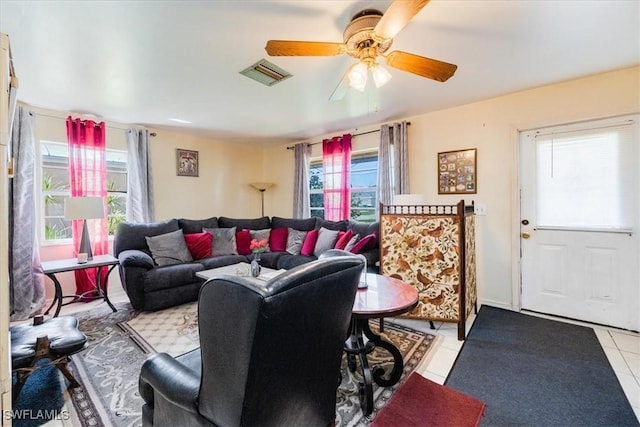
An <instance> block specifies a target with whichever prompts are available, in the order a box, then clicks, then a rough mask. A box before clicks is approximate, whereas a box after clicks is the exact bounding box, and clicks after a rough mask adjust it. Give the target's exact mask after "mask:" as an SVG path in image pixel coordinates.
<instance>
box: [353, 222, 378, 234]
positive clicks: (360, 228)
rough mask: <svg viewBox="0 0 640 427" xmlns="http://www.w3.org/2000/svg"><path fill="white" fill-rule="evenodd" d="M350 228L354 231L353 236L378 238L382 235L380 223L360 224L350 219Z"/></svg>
mask: <svg viewBox="0 0 640 427" xmlns="http://www.w3.org/2000/svg"><path fill="white" fill-rule="evenodd" d="M348 228H349V230H352V231H353V234H359V235H361V236H367V235H369V234H375V235H376V237H377V236H378V235H379V234H380V223H379V222H378V221H375V222H360V221H354V220H352V219H350V220H349V227H348Z"/></svg>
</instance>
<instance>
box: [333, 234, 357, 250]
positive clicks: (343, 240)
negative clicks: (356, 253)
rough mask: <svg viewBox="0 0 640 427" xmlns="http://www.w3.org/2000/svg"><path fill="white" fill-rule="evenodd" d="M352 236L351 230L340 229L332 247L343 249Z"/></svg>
mask: <svg viewBox="0 0 640 427" xmlns="http://www.w3.org/2000/svg"><path fill="white" fill-rule="evenodd" d="M352 237H353V231H351V230H347V231H341V232H340V233H338V241H336V245H335V246H334V247H333V248H334V249H344V248H345V247H346V246H347V243H349V240H351V238H352Z"/></svg>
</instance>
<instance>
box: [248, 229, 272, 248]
mask: <svg viewBox="0 0 640 427" xmlns="http://www.w3.org/2000/svg"><path fill="white" fill-rule="evenodd" d="M270 234H271V229H270V228H265V229H264V230H249V235H250V236H251V242H253V241H254V240H257V241H258V242H261V241H263V240H264V241H266V242H267V246H266V249H265V252H269V251H270V250H271V248H269V235H270ZM252 251H253V250H252Z"/></svg>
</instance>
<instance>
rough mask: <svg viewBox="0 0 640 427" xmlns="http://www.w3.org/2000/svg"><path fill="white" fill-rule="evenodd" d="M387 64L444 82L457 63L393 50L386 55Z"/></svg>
mask: <svg viewBox="0 0 640 427" xmlns="http://www.w3.org/2000/svg"><path fill="white" fill-rule="evenodd" d="M386 59H387V65H389V66H390V67H393V68H397V69H399V70H402V71H408V72H410V73H413V74H417V75H419V76H422V77H426V78H428V79H433V80H437V81H439V82H446V81H447V80H448V79H449V77H451V76H453V74H454V73H455V72H456V70H457V69H458V66H457V65H454V64H449V63H447V62H442V61H438V60H437V59H431V58H426V57H424V56H419V55H414V54H412V53H407V52H402V51H399V50H397V51H395V52H391V53H390V54H389V55H387V57H386Z"/></svg>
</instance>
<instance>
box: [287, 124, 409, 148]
mask: <svg viewBox="0 0 640 427" xmlns="http://www.w3.org/2000/svg"><path fill="white" fill-rule="evenodd" d="M410 125H411V122H407V126H410ZM376 132H380V129H375V130H370V131H368V132H361V133H354V134H353V135H351V136H361V135H367V134H370V133H376ZM317 144H322V141H319V142H309V143H307V145H317ZM294 148H295V147H294V146H293V145H291V146H289V147H287V150H293V149H294Z"/></svg>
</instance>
